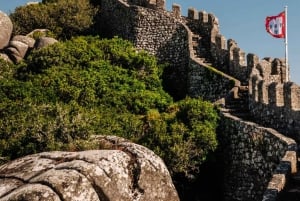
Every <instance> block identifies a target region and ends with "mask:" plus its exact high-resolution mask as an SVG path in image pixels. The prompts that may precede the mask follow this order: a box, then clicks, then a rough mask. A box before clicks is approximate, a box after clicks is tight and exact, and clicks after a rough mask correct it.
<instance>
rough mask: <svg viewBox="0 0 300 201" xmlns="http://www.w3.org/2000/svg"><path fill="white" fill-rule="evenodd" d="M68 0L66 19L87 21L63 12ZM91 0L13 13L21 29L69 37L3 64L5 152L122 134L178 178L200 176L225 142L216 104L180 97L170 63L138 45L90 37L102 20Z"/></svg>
mask: <svg viewBox="0 0 300 201" xmlns="http://www.w3.org/2000/svg"><path fill="white" fill-rule="evenodd" d="M58 2H59V3H58ZM78 2H82V4H77V3H78ZM83 2H85V3H87V4H85V3H83ZM63 3H68V6H64V7H62V6H60V8H61V9H71V10H68V12H66V18H67V19H68V15H70V16H77V14H78V13H79V14H78V16H79V17H78V18H77V17H76V18H74V19H76V20H79V22H82V23H83V25H82V24H81V23H79V22H76V20H75V21H74V20H73V21H72V20H71V19H70V21H71V22H72V23H71V24H70V23H67V22H66V21H64V20H65V19H64V20H63V19H60V16H62V15H56V14H55V12H56V11H55V6H58V5H60V4H63ZM69 4H70V5H69ZM75 4H76V6H77V7H76V6H75ZM91 5H92V4H90V3H89V1H77V0H69V1H67V0H61V1H44V3H43V4H38V5H30V6H27V7H20V8H18V9H17V10H16V12H15V13H13V14H12V15H11V16H12V20H13V22H14V23H15V24H16V29H15V32H16V33H28V32H29V31H32V30H33V29H35V28H47V29H49V30H50V31H52V32H53V34H54V35H55V36H57V37H58V38H60V39H64V40H63V41H61V42H59V43H56V44H54V45H51V46H48V47H46V48H43V49H40V50H35V51H32V52H31V53H30V54H29V56H28V57H27V58H26V59H25V60H24V62H22V63H21V64H18V65H12V64H8V63H6V62H4V61H0V72H1V79H0V115H1V119H0V157H5V158H7V159H14V158H17V157H20V156H24V155H27V154H31V153H36V152H42V151H51V150H71V151H77V150H84V149H93V148H98V147H97V144H94V143H93V142H92V141H90V140H89V138H90V136H92V135H117V136H121V137H124V138H127V139H130V140H132V141H133V142H136V143H139V144H142V145H144V146H146V147H148V148H150V149H152V150H153V151H154V152H155V153H156V154H158V155H159V156H161V157H162V159H163V160H164V161H165V163H166V165H167V166H168V168H169V170H170V172H171V174H172V175H176V174H180V175H185V176H189V175H193V174H195V173H197V171H198V169H199V166H200V165H201V164H202V163H203V162H204V161H205V160H206V158H207V155H208V153H209V152H211V151H214V150H215V149H216V147H217V140H216V127H217V121H218V113H217V110H216V108H215V107H214V106H213V105H212V104H211V103H209V102H206V101H203V100H201V99H192V98H188V97H187V98H186V99H184V100H180V101H178V102H174V101H173V98H172V97H171V96H170V95H169V94H168V93H167V92H166V91H164V89H163V87H162V80H161V75H162V73H163V70H164V66H163V65H158V64H157V62H156V59H155V58H154V57H153V56H150V55H149V54H148V53H147V52H144V51H137V50H136V49H135V48H134V47H133V45H132V44H131V43H130V42H128V41H125V40H122V39H120V38H117V37H116V38H113V39H101V38H100V37H99V36H83V34H84V33H88V32H89V31H90V30H92V28H91V27H93V23H94V22H93V20H92V19H95V17H96V14H95V13H96V10H97V9H95V7H93V6H91ZM75 7H76V8H75ZM83 8H84V9H83ZM40 12H47V15H41V14H40ZM82 12H84V13H82ZM86 13H87V15H86ZM30 16H31V17H32V18H30ZM64 16H65V15H64ZM84 16H85V17H84ZM20 17H25V18H24V19H27V20H26V23H21V21H20V19H21V18H20ZM41 17H44V18H45V19H43V20H41V19H40V18H41ZM39 23H40V24H39ZM70 27H73V28H70ZM78 35H81V36H78ZM94 35H96V34H94Z"/></svg>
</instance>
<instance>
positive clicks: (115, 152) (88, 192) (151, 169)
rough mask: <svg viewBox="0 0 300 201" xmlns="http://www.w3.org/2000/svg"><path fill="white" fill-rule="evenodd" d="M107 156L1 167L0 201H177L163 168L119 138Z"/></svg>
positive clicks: (64, 155) (50, 157)
mask: <svg viewBox="0 0 300 201" xmlns="http://www.w3.org/2000/svg"><path fill="white" fill-rule="evenodd" d="M94 140H96V142H97V143H99V146H100V147H102V148H103V149H102V150H89V151H82V152H58V151H57V152H45V153H39V154H35V155H29V156H26V157H23V158H19V159H17V160H14V161H11V162H9V163H6V164H4V165H2V166H0V201H21V200H22V201H27V200H28V201H29V200H30V201H32V200H42V201H43V200H45V201H50V200H55V201H56V200H57V201H61V200H65V201H73V200H74V201H75V200H76V201H92V200H93V201H96V200H101V201H178V200H179V198H178V195H177V192H176V190H175V188H174V185H173V183H172V180H171V178H170V175H169V172H168V170H167V168H166V167H165V164H164V162H163V161H162V160H161V159H160V158H159V157H158V156H156V155H155V154H154V153H153V152H152V151H150V150H149V149H147V148H145V147H143V146H140V145H137V144H133V143H131V142H128V141H126V140H124V139H122V138H117V137H113V136H111V137H104V136H98V137H95V139H94Z"/></svg>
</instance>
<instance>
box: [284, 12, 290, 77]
mask: <svg viewBox="0 0 300 201" xmlns="http://www.w3.org/2000/svg"><path fill="white" fill-rule="evenodd" d="M284 12H285V37H284V43H285V69H286V82H288V81H289V80H290V75H289V62H288V29H287V28H288V24H287V15H288V13H287V6H285V7H284Z"/></svg>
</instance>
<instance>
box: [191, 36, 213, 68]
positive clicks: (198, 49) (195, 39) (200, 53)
mask: <svg viewBox="0 0 300 201" xmlns="http://www.w3.org/2000/svg"><path fill="white" fill-rule="evenodd" d="M203 42H204V41H203V38H202V37H201V36H200V35H198V34H196V33H193V32H192V44H193V51H194V52H193V53H194V56H195V59H196V61H198V62H201V63H204V64H206V65H209V66H211V65H212V62H211V61H210V59H208V58H209V55H208V54H207V52H209V51H208V50H207V49H206V48H205V47H206V46H205V45H203V44H202V43H203Z"/></svg>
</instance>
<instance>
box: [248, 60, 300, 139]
mask: <svg viewBox="0 0 300 201" xmlns="http://www.w3.org/2000/svg"><path fill="white" fill-rule="evenodd" d="M250 61H251V62H252V63H253V65H252V72H251V77H250V80H249V108H250V112H251V113H252V115H253V116H255V117H256V118H257V120H258V121H259V122H261V123H262V124H263V125H265V126H269V127H272V128H274V129H279V131H280V132H282V133H284V134H286V135H288V136H291V137H295V138H294V139H296V140H297V141H298V140H300V137H299V135H300V123H299V122H300V86H298V85H297V84H295V83H293V82H283V79H282V78H284V76H282V73H283V72H284V71H285V66H283V63H282V61H281V60H279V59H270V58H266V59H264V60H262V61H260V62H257V57H255V56H252V59H250ZM251 62H250V63H251ZM298 142H299V141H298Z"/></svg>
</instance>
